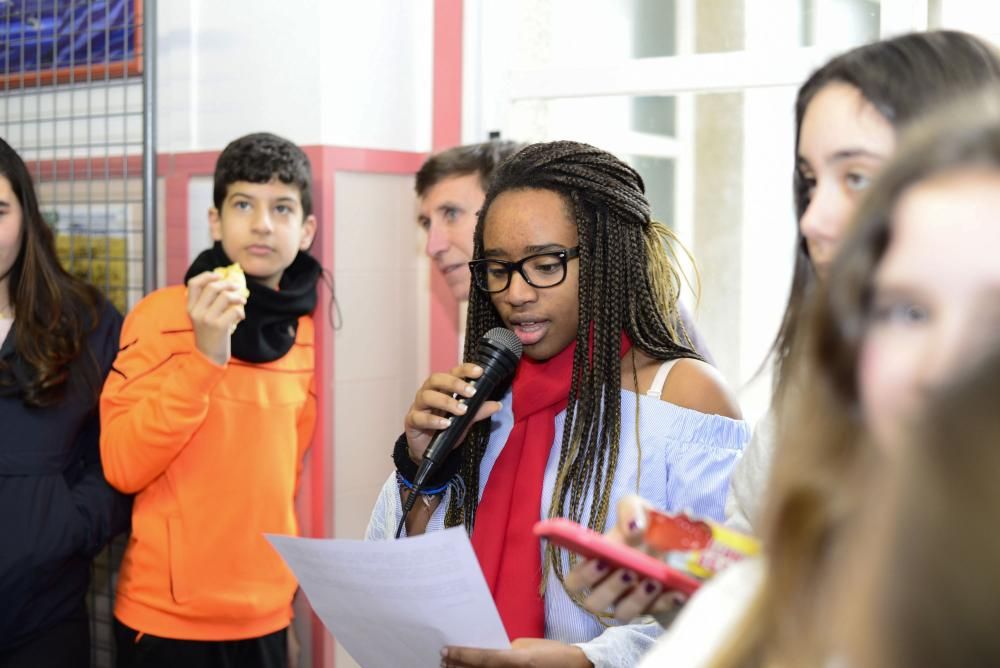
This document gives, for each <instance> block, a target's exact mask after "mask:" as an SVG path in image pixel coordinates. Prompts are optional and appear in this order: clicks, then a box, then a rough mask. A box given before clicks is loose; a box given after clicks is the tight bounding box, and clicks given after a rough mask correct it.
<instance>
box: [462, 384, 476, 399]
mask: <svg viewBox="0 0 1000 668" xmlns="http://www.w3.org/2000/svg"><path fill="white" fill-rule="evenodd" d="M475 393H476V388H475V387H473V386H472V385H466V386H465V387H464V388H463V389H462V394H464V395H465V396H467V397H471V396H472V395H474V394H475Z"/></svg>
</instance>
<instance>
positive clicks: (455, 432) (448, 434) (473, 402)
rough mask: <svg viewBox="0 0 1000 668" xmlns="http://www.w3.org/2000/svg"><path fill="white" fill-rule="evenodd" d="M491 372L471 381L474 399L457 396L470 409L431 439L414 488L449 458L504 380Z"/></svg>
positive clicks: (452, 420)
mask: <svg viewBox="0 0 1000 668" xmlns="http://www.w3.org/2000/svg"><path fill="white" fill-rule="evenodd" d="M489 371H490V370H488V369H484V373H483V375H482V377H480V378H479V379H478V380H476V381H470V385H472V386H473V387H475V388H476V394H475V395H474V396H473V397H471V398H469V399H465V398H459V397H458V396H455V398H456V399H459V401H460V402H462V403H464V404H465V405H467V406H468V407H469V409H468V410H467V411H466V412H465V413H464V414H463V415H453V416H452V418H451V424H450V425H449V426H448V427H446V428H445V429H443V430H441V431H439V432H438V433H437V434H435V435H434V438H432V439H431V442H430V444H429V445H428V446H427V449H426V450H424V456H423V458H422V459H421V460H420V466H419V467H418V468H417V475H416V476H415V477H414V479H413V486H414V487H415V488H418V489H419V488H421V487H423V485H424V483H426V482H427V479H428V478H429V477H430V474H431V473H432V472H433V470H434V469H436V468H437V467H438V465H439V464H440V463H441V462H443V461H444V460H445V459H446V458H447V457H448V454H449V453H450V452H451V450H452V447H453V446H455V445H457V439H458V437H459V436H461V435H462V434H464V433H465V430H466V429H468V427H469V425H470V424H472V420H473V418H474V417H475V416H476V413H477V412H479V407H480V406H482V405H483V402H484V401H486V400H487V398H488V397H490V396H491V395H492V394H493V392H494V391H495V390H496V388H497V385H498V384H499V381H500V380H503V378H500V377H499V376H500V375H501V374H499V373H489Z"/></svg>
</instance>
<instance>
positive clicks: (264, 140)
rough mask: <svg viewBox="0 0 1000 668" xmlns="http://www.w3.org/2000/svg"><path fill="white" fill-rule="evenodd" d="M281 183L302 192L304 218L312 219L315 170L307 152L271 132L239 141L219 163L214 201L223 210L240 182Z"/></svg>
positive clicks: (225, 150) (226, 150) (259, 133)
mask: <svg viewBox="0 0 1000 668" xmlns="http://www.w3.org/2000/svg"><path fill="white" fill-rule="evenodd" d="M273 179H278V180H279V181H281V182H282V183H284V184H286V185H291V186H295V187H296V188H298V189H299V198H300V199H301V200H302V216H303V218H305V217H306V216H310V215H312V166H311V165H310V164H309V158H308V157H306V154H305V152H304V151H303V150H302V149H301V148H299V147H298V146H296V145H295V144H293V143H292V142H290V141H288V140H287V139H284V138H282V137H279V136H277V135H273V134H271V133H269V132H256V133H254V134H249V135H245V136H243V137H240V138H239V139H235V140H233V141H231V142H230V143H229V145H228V146H226V148H225V149H223V151H222V154H221V155H220V156H219V159H218V161H216V163H215V183H214V186H213V189H212V199H213V201H214V203H215V208H216V209H220V210H221V209H222V202H223V201H224V200H225V199H226V191H227V190H228V188H229V186H230V184H233V183H236V182H237V181H247V182H249V183H268V182H270V181H271V180H273Z"/></svg>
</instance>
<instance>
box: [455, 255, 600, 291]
mask: <svg viewBox="0 0 1000 668" xmlns="http://www.w3.org/2000/svg"><path fill="white" fill-rule="evenodd" d="M579 256H580V247H579V246H575V247H573V248H564V249H562V250H557V251H550V252H548V253H537V254H535V255H529V256H528V257H525V258H521V259H520V260H518V261H517V262H507V261H506V260H473V261H472V262H470V263H469V269H471V270H472V284H473V285H475V286H476V288H477V289H478V290H482V291H483V292H489V293H495V292H503V291H504V290H506V289H507V288H508V287H510V277H511V276H512V275H513V274H514V272H515V271H516V272H517V273H519V274H521V277H522V278H524V280H525V282H526V283H527V284H528V285H530V286H532V287H535V288H554V287H555V286H557V285H559V284H560V283H562V282H563V281H565V280H566V263H567V262H569V261H570V260H571V259H573V258H575V257H579Z"/></svg>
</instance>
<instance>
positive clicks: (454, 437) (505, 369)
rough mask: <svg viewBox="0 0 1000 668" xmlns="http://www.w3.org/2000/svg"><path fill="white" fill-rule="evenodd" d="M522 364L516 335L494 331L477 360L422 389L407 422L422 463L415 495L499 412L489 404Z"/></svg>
mask: <svg viewBox="0 0 1000 668" xmlns="http://www.w3.org/2000/svg"><path fill="white" fill-rule="evenodd" d="M520 359H521V342H520V341H519V340H518V338H517V337H516V336H515V335H514V333H513V332H511V331H510V330H508V329H504V328H503V327H494V328H493V329H491V330H490V331H488V332H486V334H484V335H483V336H482V338H481V339H480V340H479V343H478V344H477V346H476V351H475V355H474V359H473V360H471V361H469V362H466V363H465V364H461V365H459V366H457V367H455V368H454V369H452V370H451V372H450V373H436V374H433V375H432V376H431V377H430V378H428V379H427V380H426V381H425V382H424V384H423V385H422V386H421V387H420V389H419V390H418V391H417V396H416V398H415V399H414V400H413V404H412V405H411V406H410V410H409V411H407V413H406V419H405V420H404V428H405V433H406V441H407V445H408V447H409V452H410V458H411V459H413V461H414V462H418V463H419V468H418V469H417V474H416V477H415V478H414V480H413V481H412V483H413V488H414V492H417V491H419V490H421V489H423V487H424V483H425V482H426V481H427V480H428V478H430V476H431V475H432V473H433V472H434V470H435V469H437V468H438V467H439V466H440V465H441V463H443V462H444V460H445V459H446V458H447V456H448V453H449V452H451V451H452V449H453V448H454V447H455V446H456V445H458V444H459V443H461V442H462V439H463V438H465V434H466V432H467V431H468V429H469V427H470V426H471V425H472V424H473V423H474V422H478V421H479V420H484V419H486V418H488V417H489V416H491V415H493V414H494V413H496V412H497V411H498V410H500V404H499V402H497V401H489V400H488V399H489V397H491V396H493V395H494V394H495V393H496V392H497V391H498V390H499V389H502V388H506V386H507V385H508V384H509V383H510V381H511V379H512V378H513V377H514V371H515V370H516V369H517V364H518V362H519V361H520ZM416 496H417V495H416V493H411V494H410V495H409V497H408V498H407V500H406V504H405V506H404V508H403V520H402V521H401V522H400V526H399V528H397V533H396V535H397V536H398V535H399V532H400V530H401V528H402V526H403V522H405V520H406V513H407V512H408V511H409V510H410V509H411V508H412V507H413V502H414V499H415V498H416Z"/></svg>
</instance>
